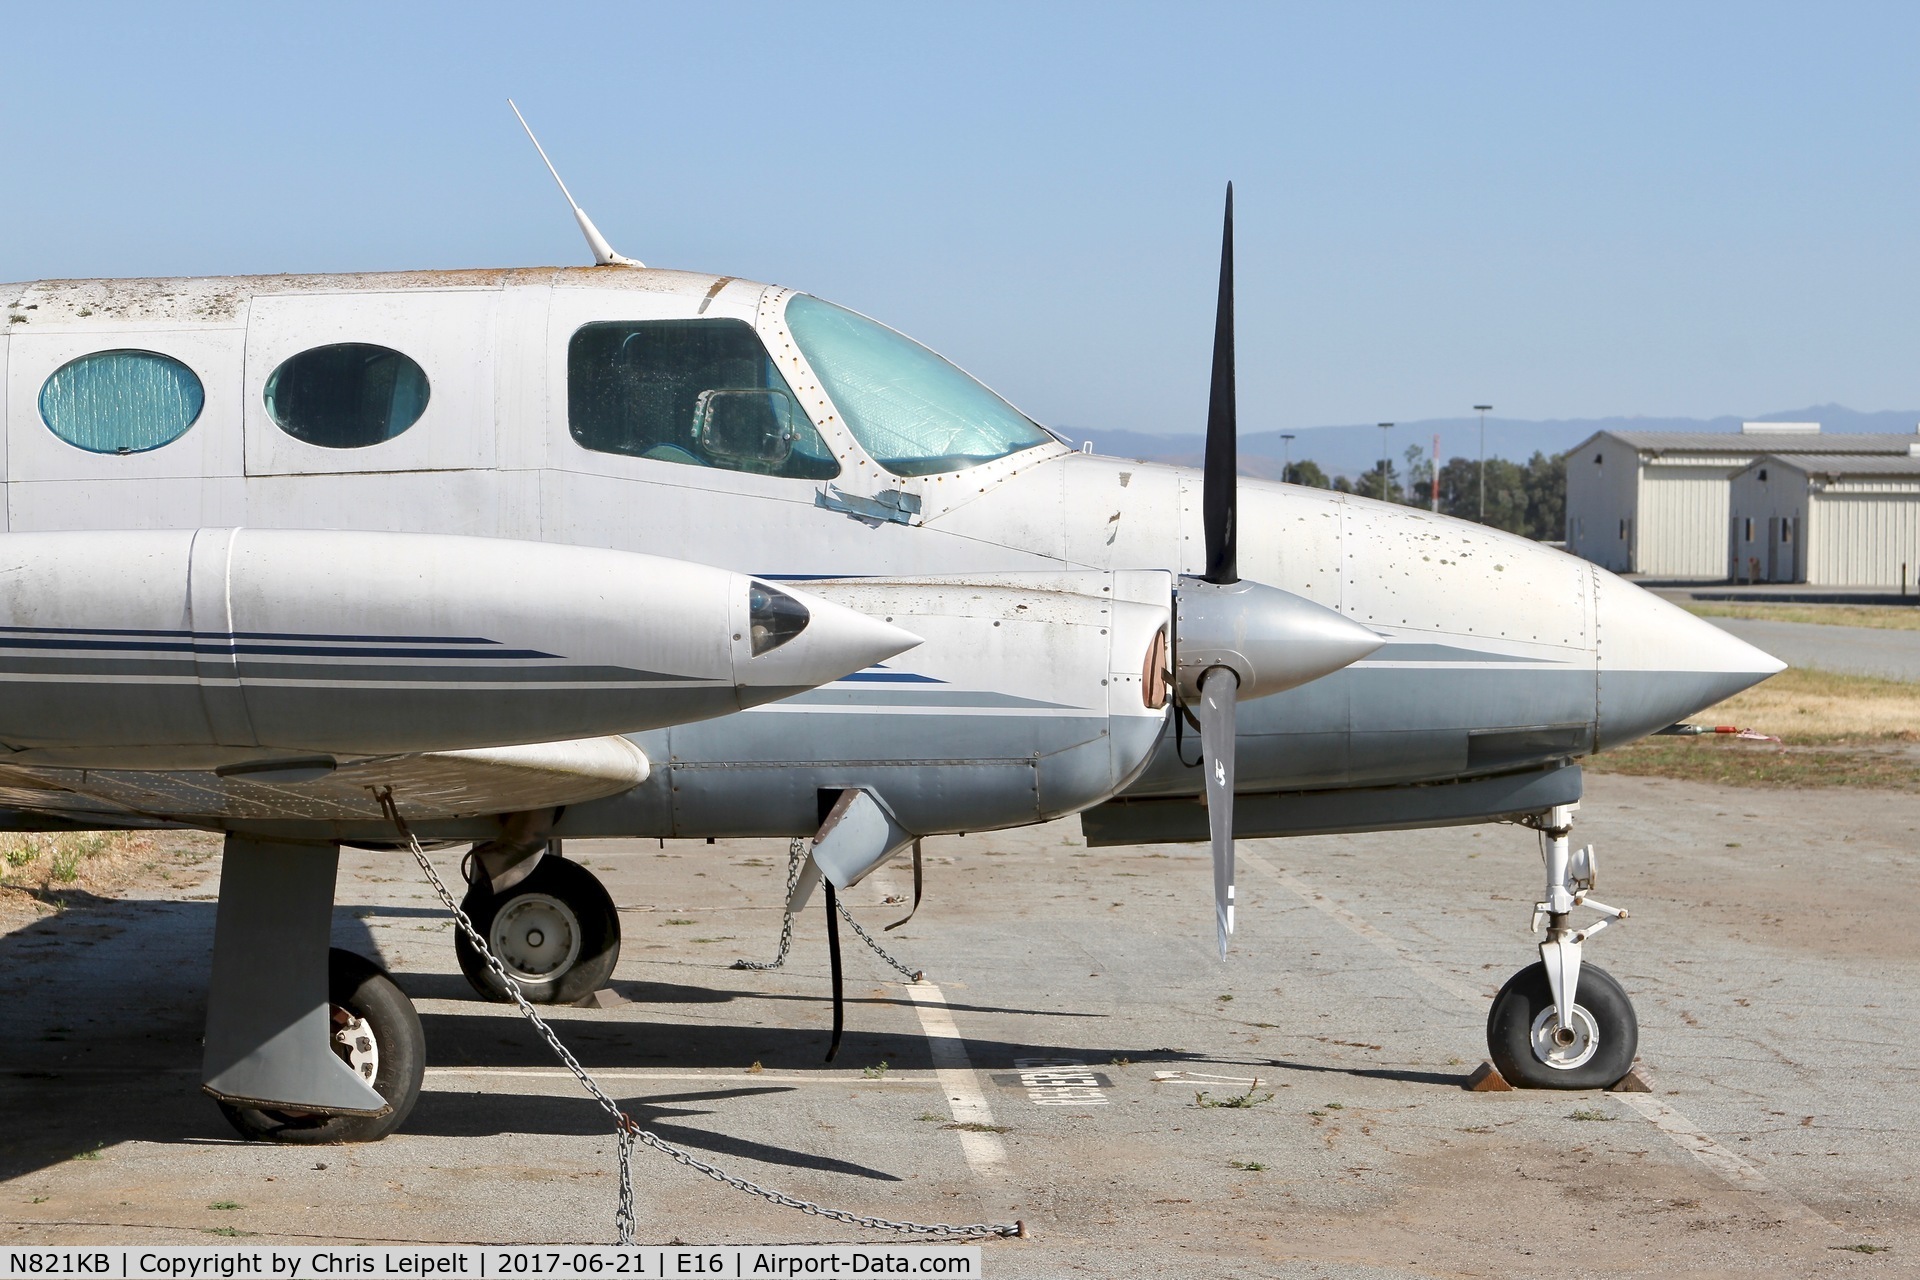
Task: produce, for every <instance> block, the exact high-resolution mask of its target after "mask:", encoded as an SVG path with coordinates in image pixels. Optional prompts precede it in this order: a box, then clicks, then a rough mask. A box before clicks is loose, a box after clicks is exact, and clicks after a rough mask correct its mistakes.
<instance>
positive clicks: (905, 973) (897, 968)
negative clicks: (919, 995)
mask: <svg viewBox="0 0 1920 1280" xmlns="http://www.w3.org/2000/svg"><path fill="white" fill-rule="evenodd" d="M834 905H835V906H836V907H839V908H840V918H841V919H842V920H845V921H846V922H847V923H848V924H849V925H851V926H852V928H853V933H854V936H855V937H857V938H859V939H860V941H862V942H864V943H866V944H867V946H868V947H869V948H870V949H871V950H872V951H873V954H875V955H877V956H879V957H880V958H881V959H882V960H885V961H886V962H887V963H888V964H890V965H892V966H893V969H894V972H895V973H898V974H899V975H900V976H901V977H903V978H905V979H906V980H907V981H908V982H918V981H920V979H922V978H924V977H925V976H926V974H924V973H923V972H921V971H920V970H918V969H909V968H907V966H905V965H903V964H901V963H900V962H899V961H898V960H895V959H894V958H893V957H892V956H890V955H888V954H887V949H886V948H885V947H883V946H881V945H880V944H879V943H877V942H875V941H874V940H873V938H872V937H871V936H869V935H868V933H867V931H866V930H865V929H862V928H861V927H860V922H859V921H858V920H855V919H854V918H853V916H852V915H851V914H849V913H848V911H847V900H846V899H845V898H836V899H835V900H834Z"/></svg>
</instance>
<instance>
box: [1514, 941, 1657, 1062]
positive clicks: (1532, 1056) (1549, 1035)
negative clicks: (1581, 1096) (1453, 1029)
mask: <svg viewBox="0 0 1920 1280" xmlns="http://www.w3.org/2000/svg"><path fill="white" fill-rule="evenodd" d="M1555 1015H1556V1010H1555V1009H1554V1004H1553V987H1552V985H1551V984H1550V983H1549V982H1548V981H1547V967H1546V966H1545V965H1544V964H1538V963H1536V964H1531V965H1528V966H1527V967H1526V968H1524V969H1522V970H1521V971H1520V972H1518V973H1516V974H1514V975H1513V977H1511V978H1509V979H1508V980H1507V985H1506V986H1504V987H1502V988H1500V994H1499V995H1497V996H1495V997H1494V998H1493V1008H1492V1009H1491V1010H1490V1011H1489V1012H1488V1014H1487V1052H1488V1055H1489V1056H1490V1057H1491V1058H1492V1059H1493V1065H1494V1066H1495V1067H1497V1068H1498V1069H1499V1071H1500V1074H1501V1075H1502V1076H1504V1077H1506V1080H1507V1083H1508V1084H1511V1085H1513V1086H1514V1087H1516V1088H1520V1089H1604V1088H1607V1087H1608V1086H1609V1085H1612V1084H1614V1083H1616V1082H1617V1081H1618V1080H1619V1079H1620V1077H1622V1076H1624V1075H1626V1074H1627V1072H1628V1071H1629V1070H1631V1069H1632V1067H1633V1055H1634V1054H1635V1053H1636V1052H1638V1051H1639V1048H1640V1022H1639V1019H1638V1018H1636V1017H1635V1016H1634V1012H1633V1002H1632V1001H1631V1000H1629V999H1627V993H1626V992H1625V991H1624V990H1623V989H1622V988H1621V986H1620V984H1619V983H1618V982H1616V981H1614V979H1613V975H1612V974H1610V973H1608V972H1607V971H1606V970H1605V969H1602V968H1600V967H1599V966H1598V965H1592V964H1587V965H1582V966H1581V967H1580V986H1579V991H1578V993H1577V994H1576V995H1575V997H1574V1006H1573V1016H1572V1017H1571V1018H1569V1019H1568V1023H1569V1025H1568V1026H1567V1027H1565V1028H1562V1027H1561V1026H1560V1025H1559V1018H1558V1017H1557V1016H1555Z"/></svg>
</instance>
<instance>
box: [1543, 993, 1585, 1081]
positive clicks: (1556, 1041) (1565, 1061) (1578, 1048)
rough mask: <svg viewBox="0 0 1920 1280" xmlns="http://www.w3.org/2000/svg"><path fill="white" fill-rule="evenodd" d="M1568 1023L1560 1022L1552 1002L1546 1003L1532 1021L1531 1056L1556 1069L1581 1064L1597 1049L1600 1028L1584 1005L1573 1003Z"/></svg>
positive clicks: (1581, 1065)
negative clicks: (1550, 1003)
mask: <svg viewBox="0 0 1920 1280" xmlns="http://www.w3.org/2000/svg"><path fill="white" fill-rule="evenodd" d="M1567 1024H1568V1025H1566V1026H1565V1027H1562V1026H1560V1025H1559V1010H1558V1008H1557V1007H1556V1006H1554V1005H1548V1006H1547V1007H1546V1008H1545V1009H1543V1010H1542V1011H1541V1012H1540V1015H1539V1016H1538V1017H1536V1018H1535V1019H1534V1020H1533V1031H1532V1036H1531V1039H1532V1041H1533V1056H1534V1057H1536V1058H1538V1059H1539V1060H1540V1061H1541V1062H1542V1063H1544V1064H1545V1065H1547V1066H1549V1067H1552V1068H1553V1069H1554V1070H1555V1071H1572V1070H1573V1069H1575V1068H1576V1067H1584V1066H1585V1065H1586V1064H1587V1063H1588V1062H1589V1061H1590V1060H1591V1059H1592V1058H1593V1055H1594V1054H1596V1053H1598V1052H1599V1051H1600V1028H1599V1025H1598V1024H1596V1023H1595V1022H1594V1020H1593V1015H1592V1014H1590V1013H1588V1012H1587V1010H1586V1008H1585V1006H1583V1005H1578V1004H1576V1005H1574V1006H1573V1016H1572V1017H1571V1018H1569V1019H1567Z"/></svg>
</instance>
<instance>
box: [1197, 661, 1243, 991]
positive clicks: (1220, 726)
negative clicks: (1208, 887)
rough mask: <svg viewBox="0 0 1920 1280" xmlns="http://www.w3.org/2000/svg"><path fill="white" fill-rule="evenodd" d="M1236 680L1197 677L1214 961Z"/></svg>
mask: <svg viewBox="0 0 1920 1280" xmlns="http://www.w3.org/2000/svg"><path fill="white" fill-rule="evenodd" d="M1239 702H1240V677H1238V676H1236V675H1234V674H1233V672H1232V671H1231V670H1229V669H1228V668H1226V667H1214V668H1213V669H1212V670H1210V671H1208V672H1207V673H1206V674H1205V675H1204V676H1202V677H1200V706H1199V716H1198V719H1199V721H1200V759H1201V762H1202V767H1203V768H1205V769H1206V771H1207V825H1208V826H1209V827H1210V828H1211V829H1212V831H1213V912H1214V920H1215V923H1216V924H1217V925H1218V927H1219V933H1220V958H1221V959H1222V960H1225V959H1226V958H1227V938H1228V936H1229V935H1230V934H1232V933H1233V748H1234V710H1235V708H1236V707H1238V706H1239Z"/></svg>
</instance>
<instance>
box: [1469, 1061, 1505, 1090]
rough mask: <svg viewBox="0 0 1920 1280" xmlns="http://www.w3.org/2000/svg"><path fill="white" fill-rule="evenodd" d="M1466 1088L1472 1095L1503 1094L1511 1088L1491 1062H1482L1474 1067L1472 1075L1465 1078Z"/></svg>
mask: <svg viewBox="0 0 1920 1280" xmlns="http://www.w3.org/2000/svg"><path fill="white" fill-rule="evenodd" d="M1466 1087H1467V1088H1468V1089H1469V1090H1470V1091H1472V1092H1474V1093H1505V1092H1506V1091H1508V1090H1509V1089H1512V1088H1513V1086H1512V1085H1510V1084H1508V1083H1507V1078H1506V1077H1505V1076H1503V1075H1501V1074H1500V1071H1499V1069H1498V1068H1497V1067H1495V1066H1494V1065H1493V1064H1492V1063H1491V1062H1482V1063H1481V1064H1480V1065H1479V1066H1477V1067H1475V1068H1474V1069H1473V1074H1472V1075H1470V1076H1468V1077H1467V1085H1466Z"/></svg>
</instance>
